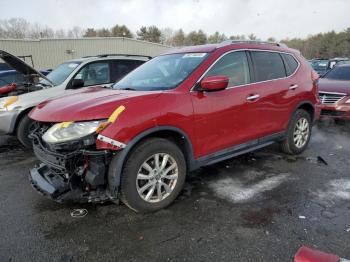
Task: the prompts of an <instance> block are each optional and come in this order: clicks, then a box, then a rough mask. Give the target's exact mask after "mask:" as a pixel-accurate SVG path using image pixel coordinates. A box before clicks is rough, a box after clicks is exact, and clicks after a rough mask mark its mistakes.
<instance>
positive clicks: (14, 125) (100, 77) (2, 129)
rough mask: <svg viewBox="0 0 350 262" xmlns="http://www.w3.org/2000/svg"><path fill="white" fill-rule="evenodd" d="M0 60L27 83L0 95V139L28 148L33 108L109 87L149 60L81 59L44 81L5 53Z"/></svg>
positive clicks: (130, 57)
mask: <svg viewBox="0 0 350 262" xmlns="http://www.w3.org/2000/svg"><path fill="white" fill-rule="evenodd" d="M0 58H1V59H2V60H4V61H5V62H6V63H7V64H9V65H10V66H11V67H13V68H14V69H16V70H17V71H19V72H21V73H23V74H24V75H25V76H26V79H27V80H28V82H27V83H23V86H19V87H17V89H14V90H11V91H10V92H8V93H7V94H5V95H4V94H1V96H2V97H1V96H0V135H3V134H7V135H15V136H17V138H18V139H19V141H20V142H21V143H22V144H23V145H24V146H26V147H28V148H30V147H31V146H32V144H31V140H30V139H29V138H28V135H29V134H30V132H31V128H32V127H33V122H32V120H31V119H30V118H29V117H28V116H27V115H28V113H29V112H30V111H31V109H32V108H33V107H35V106H36V105H38V104H39V103H41V102H43V101H45V100H48V99H51V98H53V97H56V96H61V95H64V94H67V93H69V92H73V89H77V88H82V87H88V86H95V85H102V86H106V87H109V86H111V84H112V83H114V82H116V81H118V80H119V79H120V78H122V77H123V76H125V75H126V74H128V73H129V72H130V71H132V70H133V69H135V68H136V67H138V66H139V65H141V64H143V63H144V62H146V61H148V60H149V59H150V57H148V56H138V55H99V56H90V57H83V58H80V59H75V60H70V61H68V62H65V63H63V64H60V65H59V66H58V67H57V68H56V69H54V70H53V71H52V72H50V73H49V74H48V75H47V76H46V77H45V76H44V75H42V74H41V73H40V72H38V71H37V70H35V69H33V68H32V67H31V66H29V65H27V64H26V63H24V62H23V61H22V60H20V59H19V58H17V57H15V56H12V55H11V54H9V53H6V52H4V51H1V50H0ZM39 79H40V80H39ZM5 88H6V87H5ZM6 90H7V89H6Z"/></svg>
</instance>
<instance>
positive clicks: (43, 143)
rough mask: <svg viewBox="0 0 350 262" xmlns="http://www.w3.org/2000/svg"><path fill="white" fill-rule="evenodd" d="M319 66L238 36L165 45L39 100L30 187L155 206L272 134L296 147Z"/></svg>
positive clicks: (306, 135) (59, 196) (303, 136)
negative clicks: (122, 70)
mask: <svg viewBox="0 0 350 262" xmlns="http://www.w3.org/2000/svg"><path fill="white" fill-rule="evenodd" d="M317 78H318V75H317V74H316V72H314V71H313V70H312V68H311V67H310V66H309V65H308V64H307V62H306V61H305V59H304V58H303V57H302V56H301V55H300V53H299V52H298V51H296V50H294V49H289V48H284V47H281V46H280V45H279V44H276V45H272V44H266V43H263V42H256V43H250V42H235V41H229V42H225V43H222V44H214V45H203V46H194V47H186V48H182V49H175V50H172V51H170V52H168V53H166V54H164V55H160V56H158V57H156V58H154V59H152V60H150V61H149V62H147V63H145V64H143V65H142V66H140V67H139V68H137V69H136V70H134V71H133V72H132V73H130V74H129V75H127V76H126V77H124V78H123V79H122V80H120V81H119V82H118V83H116V84H115V85H113V89H103V88H100V87H94V88H90V89H85V90H81V91H80V92H77V93H75V94H74V95H70V96H63V97H61V98H58V99H54V100H50V101H46V102H44V103H41V104H40V105H38V106H37V107H36V108H35V109H34V110H33V111H32V112H31V113H30V117H31V118H32V119H33V120H35V121H37V123H36V126H35V128H34V130H33V133H32V135H31V137H32V138H33V149H34V153H35V155H36V156H37V157H38V159H39V160H41V162H42V164H41V165H40V166H39V167H36V168H33V169H32V170H31V171H30V180H31V183H32V185H33V187H34V188H36V189H37V190H38V191H39V192H41V193H42V194H44V195H46V196H48V197H51V198H52V199H54V200H56V201H59V202H63V201H68V200H73V201H79V202H104V201H107V200H112V201H117V200H118V199H119V198H120V199H121V200H122V201H123V202H124V203H125V204H126V205H127V206H129V207H130V208H132V209H133V210H135V211H142V212H147V211H154V210H157V209H160V208H164V207H166V206H167V205H169V204H170V203H171V202H173V201H174V199H175V198H176V197H177V195H178V194H179V192H180V191H181V189H182V186H183V184H184V181H185V177H186V173H187V172H188V171H191V170H194V169H196V168H199V167H201V166H206V165H210V164H213V163H216V162H218V161H221V160H224V159H227V158H230V157H233V156H237V155H240V154H244V153H247V152H249V151H253V150H256V149H259V148H262V147H265V146H267V145H270V144H272V143H274V142H278V143H280V144H281V148H282V150H283V152H286V153H288V154H299V153H301V152H302V151H303V150H304V149H305V148H306V146H307V144H308V142H309V139H310V136H311V129H312V123H313V122H314V121H315V120H316V119H317V118H318V116H319V109H318V107H316V106H315V105H316V104H317V103H318V96H317V87H316V79H317Z"/></svg>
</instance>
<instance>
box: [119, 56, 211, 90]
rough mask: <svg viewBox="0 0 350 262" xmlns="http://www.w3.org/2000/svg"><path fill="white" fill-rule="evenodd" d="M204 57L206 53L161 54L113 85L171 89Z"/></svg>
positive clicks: (121, 87) (132, 88) (145, 88)
mask: <svg viewBox="0 0 350 262" xmlns="http://www.w3.org/2000/svg"><path fill="white" fill-rule="evenodd" d="M206 57H207V53H182V54H169V55H161V56H158V57H156V58H153V59H152V60H150V61H148V62H147V63H144V64H143V65H141V66H140V67H138V68H136V69H135V70H134V71H132V72H131V73H130V74H128V75H127V76H125V77H124V78H123V79H121V80H120V81H119V82H117V83H116V84H115V85H114V86H113V87H114V88H116V89H129V90H130V89H131V90H140V91H152V90H169V89H173V88H175V87H177V86H178V85H179V84H180V83H181V82H182V81H184V80H185V79H186V78H187V77H188V76H189V75H190V74H191V73H192V72H193V70H195V69H196V68H197V67H198V66H199V64H200V63H201V62H202V61H203V60H204V59H205V58H206Z"/></svg>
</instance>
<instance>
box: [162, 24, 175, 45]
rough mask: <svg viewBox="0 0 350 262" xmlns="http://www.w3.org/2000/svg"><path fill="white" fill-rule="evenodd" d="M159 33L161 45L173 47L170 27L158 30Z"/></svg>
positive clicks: (172, 34)
mask: <svg viewBox="0 0 350 262" xmlns="http://www.w3.org/2000/svg"><path fill="white" fill-rule="evenodd" d="M160 31H161V37H160V41H161V43H162V44H166V45H174V43H173V37H174V30H173V29H171V28H170V27H166V28H163V29H161V30H160Z"/></svg>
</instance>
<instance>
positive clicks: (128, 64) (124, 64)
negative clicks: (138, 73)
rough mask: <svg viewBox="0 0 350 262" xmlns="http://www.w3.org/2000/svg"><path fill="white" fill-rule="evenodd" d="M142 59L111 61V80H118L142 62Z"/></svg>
mask: <svg viewBox="0 0 350 262" xmlns="http://www.w3.org/2000/svg"><path fill="white" fill-rule="evenodd" d="M143 63H144V62H143V61H138V60H115V61H113V63H112V82H116V81H118V80H120V79H121V78H122V77H123V76H125V75H127V74H128V73H130V72H131V71H132V70H134V69H135V68H136V67H138V66H139V65H141V64H143Z"/></svg>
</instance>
